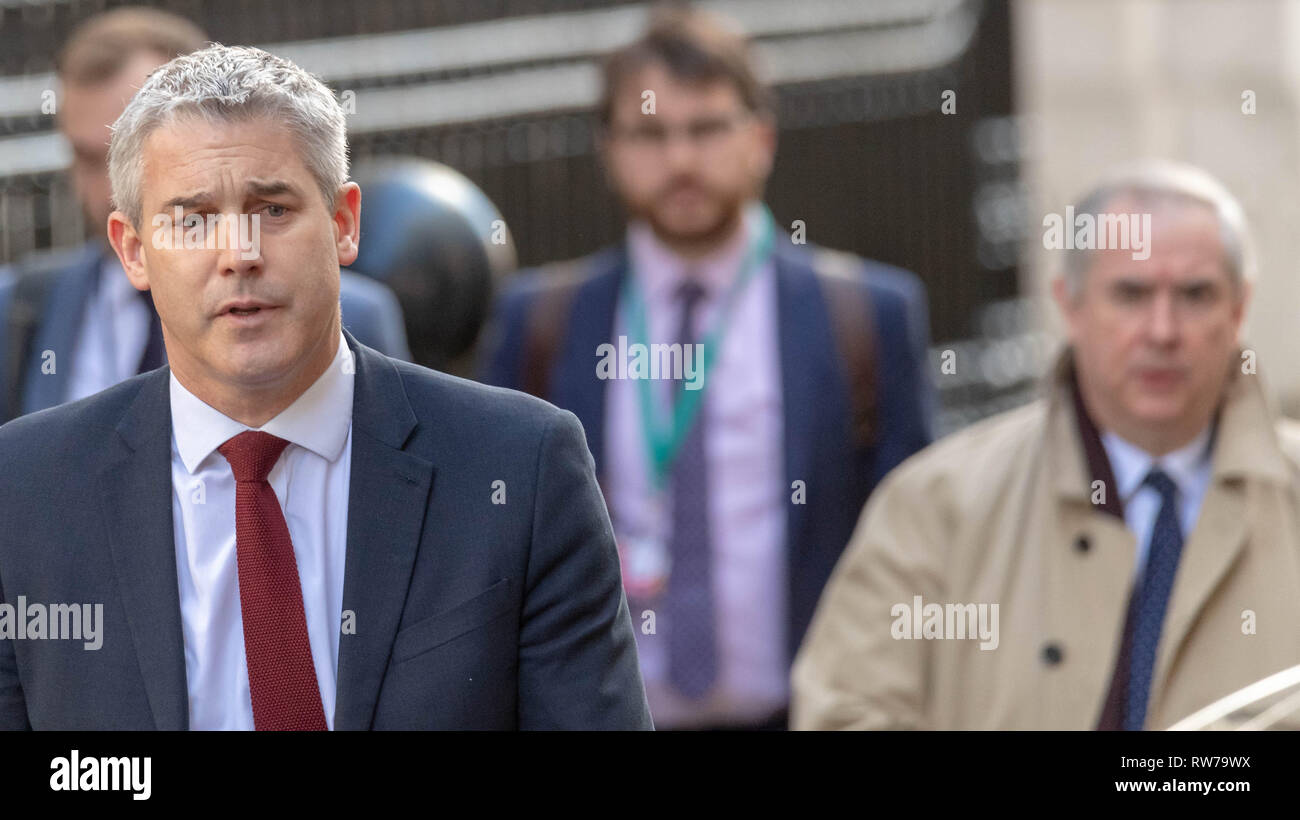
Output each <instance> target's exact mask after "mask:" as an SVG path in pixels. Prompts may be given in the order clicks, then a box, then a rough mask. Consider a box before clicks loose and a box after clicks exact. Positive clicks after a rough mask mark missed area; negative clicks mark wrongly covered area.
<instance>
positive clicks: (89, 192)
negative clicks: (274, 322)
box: [0, 8, 410, 422]
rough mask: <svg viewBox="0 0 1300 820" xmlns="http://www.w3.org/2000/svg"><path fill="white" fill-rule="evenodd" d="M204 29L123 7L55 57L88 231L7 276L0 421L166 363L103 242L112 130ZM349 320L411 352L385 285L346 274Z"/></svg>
mask: <svg viewBox="0 0 1300 820" xmlns="http://www.w3.org/2000/svg"><path fill="white" fill-rule="evenodd" d="M206 39H207V37H206V36H205V35H204V33H203V32H202V31H201V30H200V29H199V28H198V27H197V26H195V25H194V24H193V23H191V22H190V21H188V20H186V19H184V18H183V17H179V16H177V15H174V14H171V13H168V12H164V11H159V10H155V9H146V8H120V9H115V10H113V11H110V12H107V13H105V14H102V15H98V16H95V17H92V18H90V19H88V20H87V21H86V22H84V23H83V24H82V25H81V26H80V27H79V28H78V29H77V30H76V31H75V32H74V33H73V35H72V36H71V37H70V38H69V40H68V42H67V43H66V44H65V46H64V48H63V51H62V52H61V53H60V55H59V59H58V76H59V82H60V85H61V97H60V100H59V105H58V109H57V111H58V126H59V130H60V132H61V133H62V134H63V136H64V137H65V138H66V139H67V141H68V143H69V146H70V147H71V149H72V156H73V163H72V176H73V182H74V185H75V188H76V192H77V197H78V199H79V200H80V201H81V206H82V209H83V211H84V213H85V218H86V220H87V224H88V225H89V233H90V235H91V238H90V239H89V240H88V241H87V242H86V244H85V245H84V246H82V247H79V248H76V249H73V250H70V251H69V250H63V251H58V252H55V253H52V254H46V255H45V256H43V257H41V258H33V259H29V260H25V261H24V262H23V263H21V264H19V265H18V266H17V270H16V271H9V272H8V274H7V275H4V274H0V376H2V377H3V378H0V387H3V389H4V395H3V396H0V399H3V401H2V402H0V422H3V421H5V420H8V419H10V418H14V417H16V416H18V415H21V414H23V413H30V412H34V411H36V410H41V409H44V408H46V407H52V406H54V405H56V404H60V403H62V402H65V401H72V400H75V399H79V398H83V397H85V396H89V395H91V394H92V393H97V392H99V391H100V390H103V389H104V388H106V387H110V386H112V385H114V384H117V383H118V382H120V381H122V380H123V379H125V378H128V377H130V376H134V375H136V374H137V373H143V372H146V371H148V370H152V369H154V368H156V367H160V366H161V365H162V364H164V363H165V362H166V350H165V348H164V346H163V343H162V333H161V330H160V328H159V324H158V317H157V313H156V311H155V310H154V307H153V302H152V299H151V297H150V293H149V291H147V290H146V291H137V290H136V289H135V288H133V287H131V284H130V282H128V281H127V279H126V276H125V274H124V273H123V271H122V268H121V265H120V264H119V263H118V261H117V259H116V258H115V257H114V255H113V253H112V252H111V250H110V248H109V246H108V243H107V241H106V240H105V226H106V224H107V221H108V215H109V213H110V211H111V210H112V206H111V204H110V191H109V182H108V143H109V136H110V128H111V127H112V125H113V122H114V121H115V120H117V118H118V116H119V115H121V113H122V110H123V109H124V108H125V107H126V104H127V102H128V101H129V100H130V99H131V97H132V96H134V95H135V92H136V90H137V89H138V88H139V87H140V86H141V85H142V84H143V83H144V80H145V78H146V77H148V76H149V74H150V73H151V72H153V70H154V69H156V68H158V67H159V66H161V65H162V64H163V63H165V62H167V61H168V60H170V59H172V58H173V57H176V56H177V55H180V54H187V53H189V52H191V51H194V50H196V49H198V48H199V47H201V46H202V45H203V43H204V42H205V41H206ZM342 282H343V285H342V290H341V302H342V306H343V322H344V324H345V325H346V326H347V327H348V328H349V329H350V330H352V331H353V332H354V333H355V334H356V336H357V338H358V339H359V340H360V341H361V342H362V344H366V345H369V346H371V347H374V348H376V349H378V350H380V351H381V352H383V353H386V354H388V355H390V356H395V357H397V358H402V359H409V358H410V352H409V350H408V349H407V344H406V331H405V329H404V327H403V324H402V315H401V308H400V307H399V306H398V303H397V300H396V298H395V297H394V296H393V295H392V293H391V291H389V290H388V288H387V287H386V286H384V285H382V284H380V283H379V282H375V281H373V280H371V279H367V278H365V277H362V276H359V275H356V274H351V273H347V272H344V273H343V279H342Z"/></svg>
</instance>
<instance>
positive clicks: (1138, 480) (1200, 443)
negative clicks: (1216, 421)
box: [1101, 424, 1213, 503]
mask: <svg viewBox="0 0 1300 820" xmlns="http://www.w3.org/2000/svg"><path fill="white" fill-rule="evenodd" d="M1212 428H1213V425H1212V424H1207V425H1206V426H1205V429H1203V430H1201V432H1200V433H1199V434H1197V436H1196V438H1194V439H1192V440H1191V441H1190V442H1189V443H1187V444H1185V445H1183V446H1182V447H1180V448H1178V449H1177V450H1173V451H1171V452H1168V453H1165V454H1164V455H1163V456H1161V457H1160V458H1152V457H1151V455H1150V454H1149V453H1147V452H1146V451H1145V450H1143V449H1142V448H1141V447H1138V446H1137V445H1136V444H1133V443H1132V442H1130V441H1126V440H1125V439H1122V438H1120V437H1119V436H1118V435H1116V434H1115V433H1112V432H1109V431H1108V432H1104V433H1102V434H1101V443H1102V446H1104V447H1105V448H1106V456H1107V458H1109V459H1110V465H1111V469H1112V470H1114V472H1115V488H1116V489H1117V490H1118V491H1119V496H1120V498H1122V499H1123V500H1124V502H1125V503H1127V502H1128V501H1129V500H1130V499H1132V497H1133V494H1134V493H1136V492H1137V491H1138V489H1139V488H1140V487H1141V486H1142V482H1143V480H1144V479H1145V478H1146V477H1147V474H1148V473H1150V472H1151V470H1152V469H1153V468H1154V467H1159V468H1160V469H1161V470H1163V471H1164V473H1165V474H1166V475H1168V476H1169V477H1170V478H1171V479H1173V482H1174V484H1175V485H1176V486H1177V487H1178V488H1179V489H1180V490H1185V489H1186V488H1187V487H1188V486H1189V485H1191V484H1192V483H1193V482H1194V481H1195V479H1196V475H1197V473H1198V472H1200V471H1201V470H1203V469H1205V468H1206V467H1207V466H1208V465H1209V461H1210V434H1211V432H1212Z"/></svg>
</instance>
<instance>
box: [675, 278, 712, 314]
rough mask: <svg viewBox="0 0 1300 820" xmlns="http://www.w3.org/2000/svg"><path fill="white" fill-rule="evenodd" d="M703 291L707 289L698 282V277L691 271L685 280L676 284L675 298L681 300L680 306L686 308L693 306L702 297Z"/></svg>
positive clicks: (705, 291)
mask: <svg viewBox="0 0 1300 820" xmlns="http://www.w3.org/2000/svg"><path fill="white" fill-rule="evenodd" d="M705 293H707V290H706V289H705V287H704V285H702V284H700V281H699V279H698V278H696V276H694V275H693V274H691V273H688V274H687V275H686V278H685V280H684V281H683V282H682V283H681V284H680V285H678V286H677V298H678V299H680V300H681V302H682V307H683V308H685V309H686V310H690V309H691V308H693V307H695V305H696V303H697V302H699V301H700V299H702V298H704V294H705Z"/></svg>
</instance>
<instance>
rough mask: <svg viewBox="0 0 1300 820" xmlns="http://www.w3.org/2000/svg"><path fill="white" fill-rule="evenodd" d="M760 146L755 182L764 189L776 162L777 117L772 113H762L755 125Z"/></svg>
mask: <svg viewBox="0 0 1300 820" xmlns="http://www.w3.org/2000/svg"><path fill="white" fill-rule="evenodd" d="M754 128H755V138H756V139H757V141H758V146H757V148H756V150H755V152H754V159H753V166H752V167H751V168H750V170H751V171H752V172H753V174H754V181H755V182H756V183H757V184H758V186H759V188H762V186H763V183H764V182H766V181H767V178H768V177H769V176H771V174H772V165H773V163H774V162H775V161H776V145H777V133H778V129H777V127H776V117H774V116H773V115H772V114H770V113H760V114H758V115H757V120H756V122H755V125H754Z"/></svg>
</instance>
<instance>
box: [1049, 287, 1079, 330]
mask: <svg viewBox="0 0 1300 820" xmlns="http://www.w3.org/2000/svg"><path fill="white" fill-rule="evenodd" d="M1052 299H1053V300H1054V301H1055V302H1056V309H1057V310H1058V311H1059V312H1060V314H1061V321H1062V322H1064V324H1065V333H1066V335H1067V336H1068V337H1069V339H1070V341H1071V342H1074V341H1075V335H1076V334H1075V325H1076V322H1077V319H1078V316H1077V313H1076V311H1077V309H1078V299H1079V296H1078V295H1076V296H1071V295H1070V288H1069V286H1068V285H1067V284H1066V282H1065V277H1064V276H1057V277H1056V278H1055V279H1053V280H1052Z"/></svg>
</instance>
